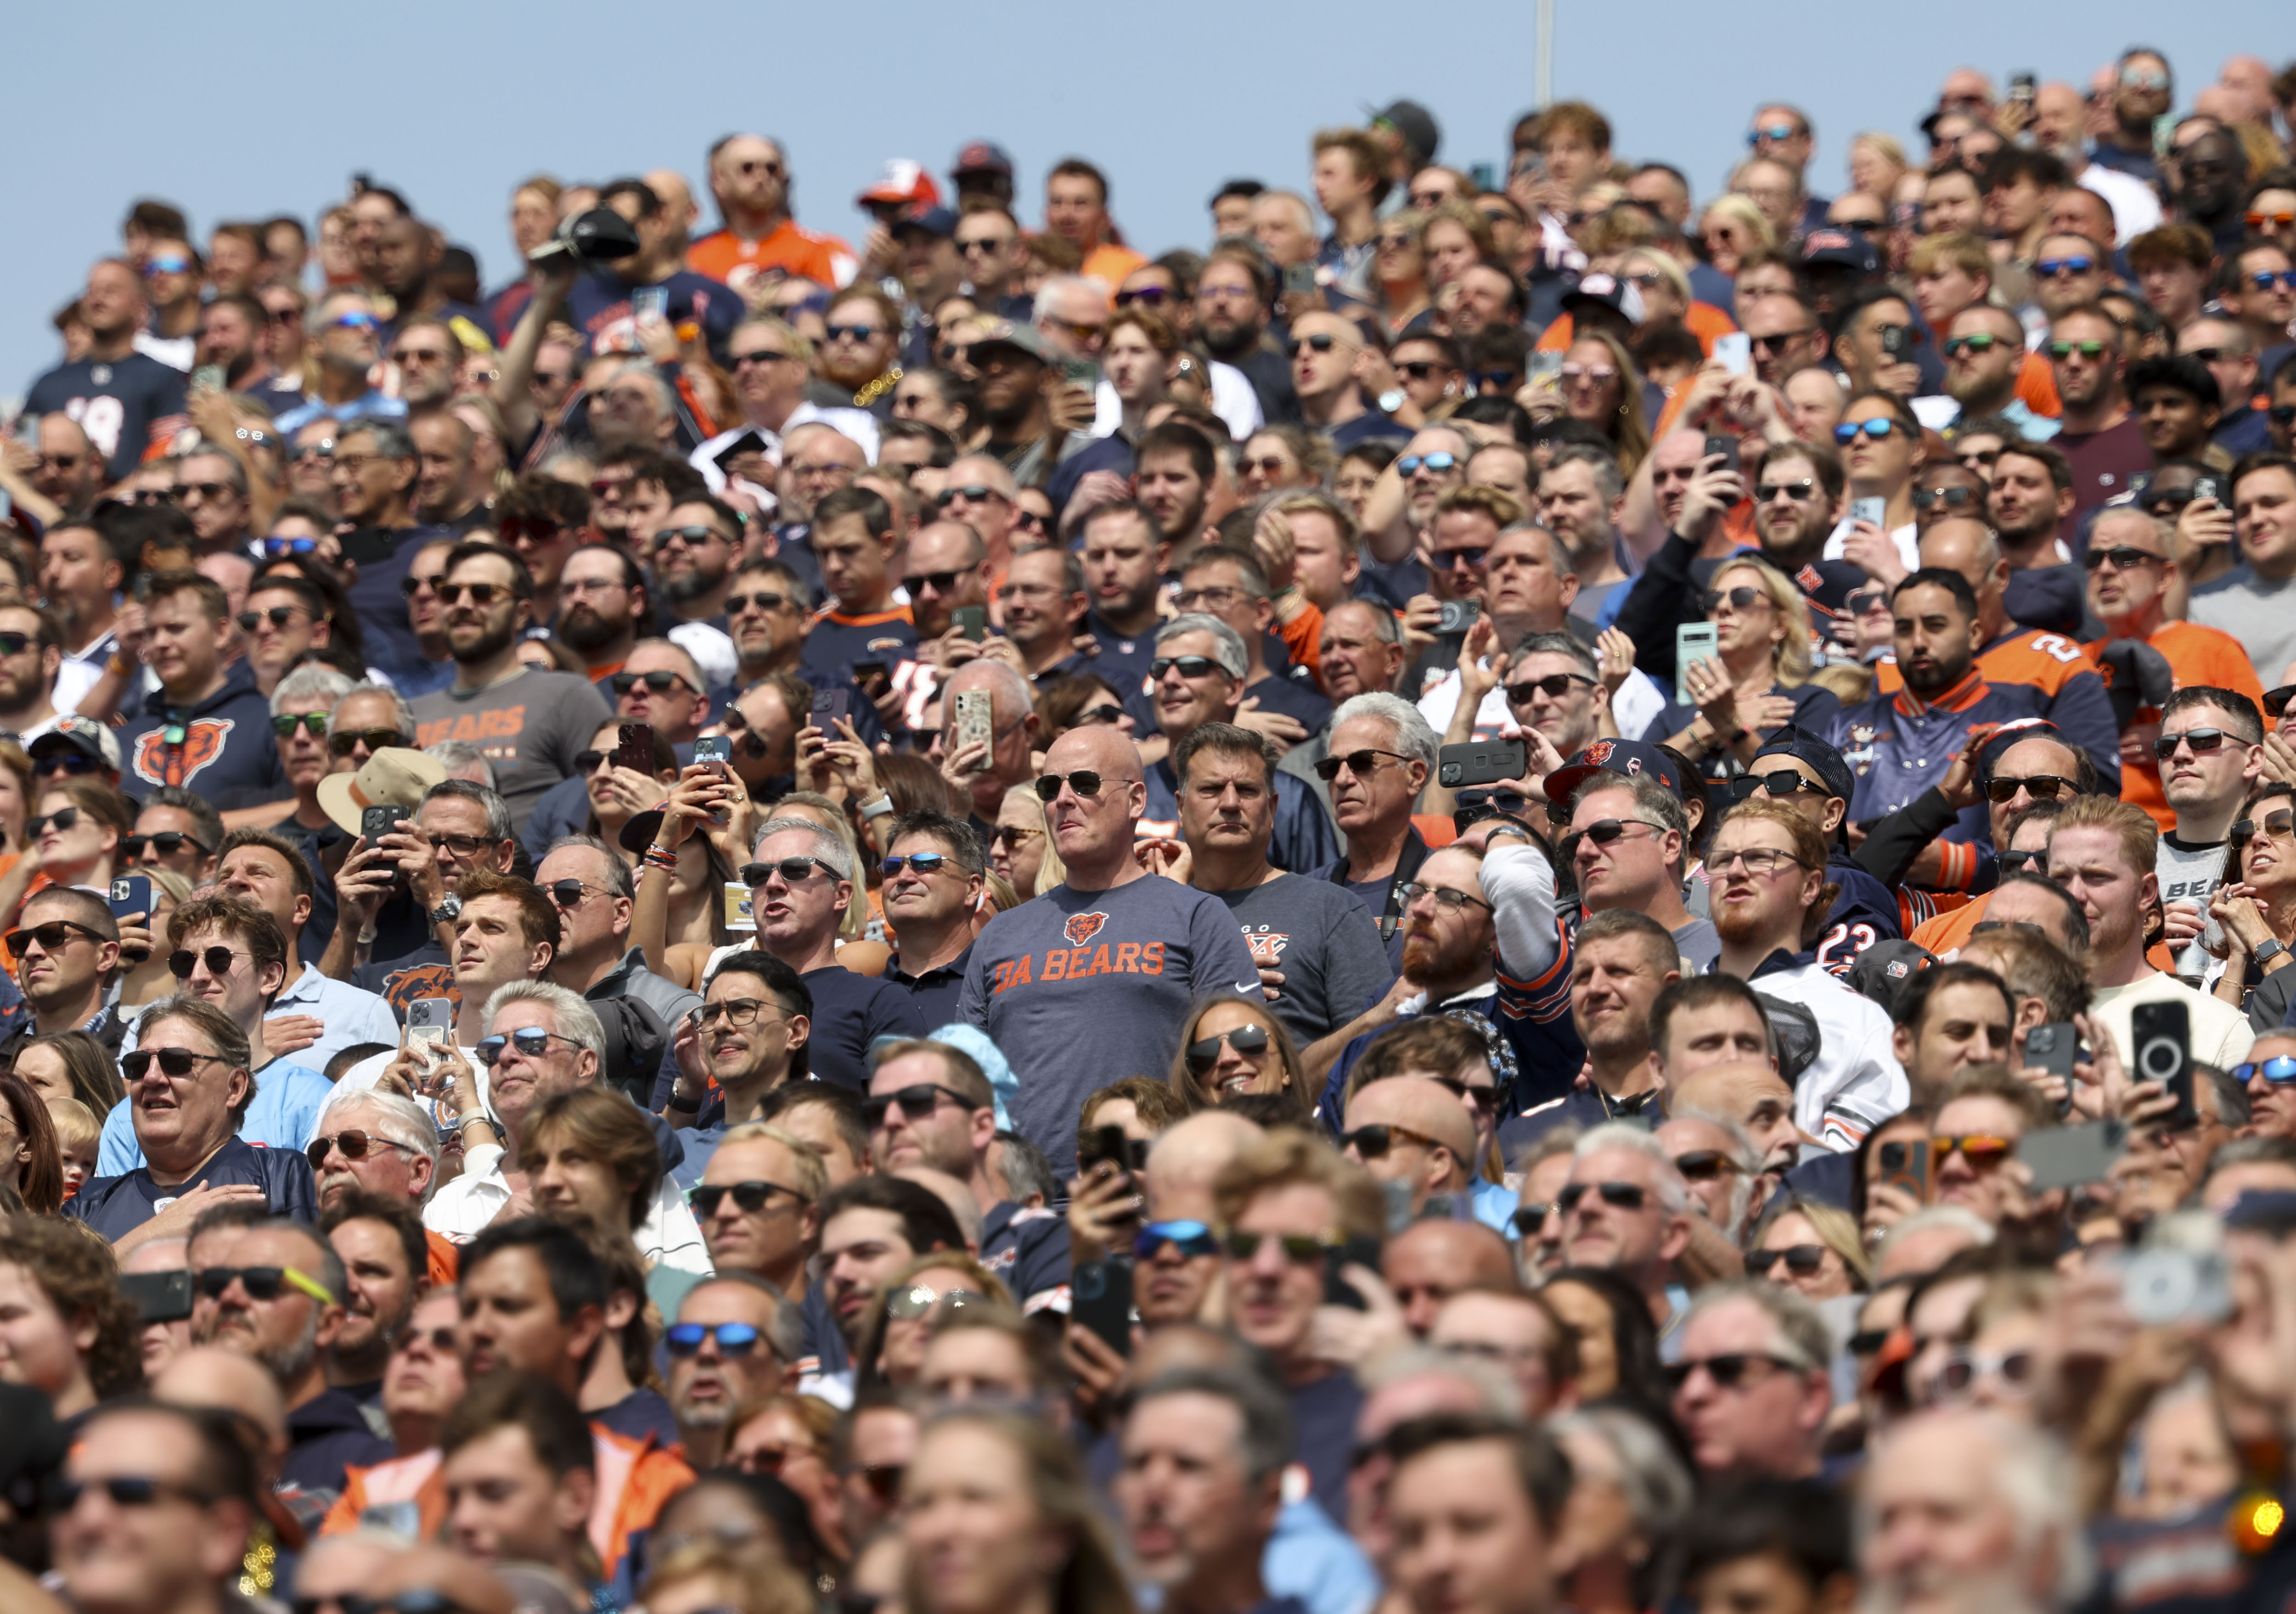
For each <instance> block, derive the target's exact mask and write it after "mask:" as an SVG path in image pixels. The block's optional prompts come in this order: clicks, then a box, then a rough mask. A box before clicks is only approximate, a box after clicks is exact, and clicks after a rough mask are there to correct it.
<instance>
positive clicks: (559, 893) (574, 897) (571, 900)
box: [542, 879, 606, 908]
mask: <svg viewBox="0 0 2296 1614" xmlns="http://www.w3.org/2000/svg"><path fill="white" fill-rule="evenodd" d="M542 889H543V891H544V893H545V895H546V896H548V897H549V898H550V900H551V901H552V902H553V903H554V904H556V905H558V906H559V907H562V908H578V907H580V906H581V905H582V893H583V892H585V891H603V890H604V889H606V888H605V887H603V886H594V885H592V884H591V883H590V882H589V881H586V880H574V879H566V880H553V881H551V882H550V883H549V884H548V885H546V886H545V887H543V888H542Z"/></svg>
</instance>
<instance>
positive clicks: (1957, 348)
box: [1945, 331, 2007, 358]
mask: <svg viewBox="0 0 2296 1614" xmlns="http://www.w3.org/2000/svg"><path fill="white" fill-rule="evenodd" d="M2006 345H2007V344H2006V343H2005V342H2003V341H2002V340H2001V339H2000V338H1999V337H1997V336H1995V335H1994V334H1992V332H1987V331H1980V332H1977V333H1976V334H1975V335H1973V336H1954V337H1948V338H1947V339H1946V343H1945V356H1947V357H1948V358H1955V357H1957V356H1960V355H1962V354H1964V353H1989V352H1991V351H1992V350H1993V349H1994V348H2000V347H2005V346H2006Z"/></svg>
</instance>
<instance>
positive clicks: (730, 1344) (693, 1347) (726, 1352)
mask: <svg viewBox="0 0 2296 1614" xmlns="http://www.w3.org/2000/svg"><path fill="white" fill-rule="evenodd" d="M764 1337H765V1336H764V1335H762V1334H760V1333H759V1332H758V1331H757V1329H756V1328H755V1327H753V1326H751V1325H750V1323H717V1324H715V1325H712V1324H710V1323H671V1324H670V1325H669V1326H668V1328H666V1329H664V1330H663V1331H662V1335H661V1345H662V1348H663V1349H664V1350H666V1351H668V1353H669V1354H670V1355H671V1356H694V1355H697V1354H699V1353H700V1351H701V1342H702V1341H703V1340H716V1341H717V1354H718V1355H719V1356H748V1355H749V1354H750V1352H751V1351H753V1350H755V1349H757V1348H758V1340H761V1339H763V1338H764Z"/></svg>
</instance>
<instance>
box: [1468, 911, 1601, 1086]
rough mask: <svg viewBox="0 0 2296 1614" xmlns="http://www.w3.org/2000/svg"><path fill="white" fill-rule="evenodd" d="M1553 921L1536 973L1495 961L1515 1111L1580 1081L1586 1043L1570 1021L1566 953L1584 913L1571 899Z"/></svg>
mask: <svg viewBox="0 0 2296 1614" xmlns="http://www.w3.org/2000/svg"><path fill="white" fill-rule="evenodd" d="M1560 906H1561V907H1562V910H1563V911H1562V913H1560V914H1556V915H1555V918H1554V930H1555V938H1556V943H1557V946H1556V948H1555V954H1554V963H1551V964H1549V965H1548V966H1547V967H1546V969H1545V970H1543V971H1540V972H1539V973H1538V975H1537V976H1534V977H1528V978H1526V977H1524V976H1520V975H1516V974H1513V973H1512V972H1511V971H1509V970H1508V969H1507V961H1506V960H1505V959H1504V958H1502V959H1500V960H1499V961H1498V972H1497V977H1496V979H1497V985H1498V996H1497V1002H1496V1004H1495V1005H1494V1007H1495V1009H1496V1012H1495V1013H1493V1014H1492V1016H1491V1020H1492V1023H1493V1024H1495V1025H1497V1027H1498V1028H1499V1035H1500V1036H1504V1037H1505V1038H1506V1040H1507V1045H1508V1046H1509V1047H1510V1048H1512V1049H1513V1050H1514V1059H1515V1082H1514V1095H1513V1109H1514V1110H1515V1112H1516V1113H1517V1114H1521V1113H1522V1112H1523V1111H1525V1110H1529V1109H1531V1108H1533V1107H1534V1106H1536V1105H1538V1104H1543V1103H1545V1102H1546V1101H1547V1100H1549V1099H1552V1098H1559V1097H1561V1096H1562V1094H1565V1093H1568V1092H1569V1091H1570V1085H1571V1084H1572V1083H1573V1082H1575V1081H1577V1080H1578V1079H1579V1067H1580V1066H1582V1065H1584V1064H1585V1063H1586V1062H1587V1045H1586V1044H1584V1043H1582V1042H1580V1041H1579V1028H1577V1027H1575V1026H1573V1025H1572V1024H1571V1023H1570V957H1571V952H1572V947H1573V943H1574V941H1575V938H1577V936H1578V934H1579V921H1580V919H1581V918H1582V917H1583V915H1582V914H1580V912H1579V905H1578V904H1577V903H1575V902H1564V903H1562V904H1561V905H1560Z"/></svg>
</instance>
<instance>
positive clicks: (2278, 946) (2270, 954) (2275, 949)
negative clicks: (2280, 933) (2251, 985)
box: [2249, 937, 2288, 970]
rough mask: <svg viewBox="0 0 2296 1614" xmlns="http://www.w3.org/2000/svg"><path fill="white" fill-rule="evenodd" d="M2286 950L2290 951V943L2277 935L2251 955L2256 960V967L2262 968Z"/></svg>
mask: <svg viewBox="0 0 2296 1614" xmlns="http://www.w3.org/2000/svg"><path fill="white" fill-rule="evenodd" d="M2286 951H2288V944H2287V943H2286V942H2284V941H2282V940H2281V939H2280V938H2278V937H2274V938H2272V939H2271V940H2270V941H2267V942H2266V943H2265V944H2264V945H2263V946H2260V947H2259V948H2257V950H2256V951H2255V952H2253V953H2251V954H2249V956H2250V957H2251V958H2253V959H2254V960H2255V961H2256V967H2257V968H2258V969H2259V970H2261V969H2263V968H2264V967H2265V966H2266V965H2267V964H2268V963H2271V962H2272V961H2273V960H2274V959H2276V958H2277V957H2279V956H2280V955H2281V954H2283V953H2285V952H2286Z"/></svg>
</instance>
